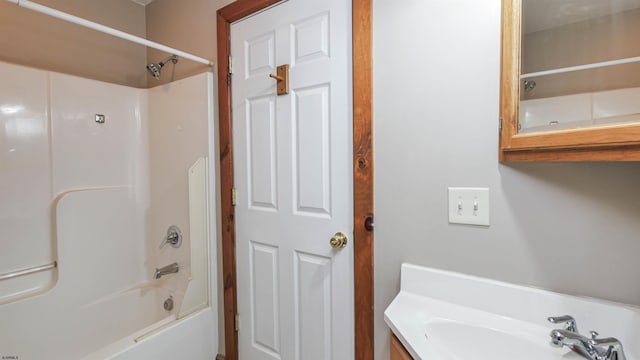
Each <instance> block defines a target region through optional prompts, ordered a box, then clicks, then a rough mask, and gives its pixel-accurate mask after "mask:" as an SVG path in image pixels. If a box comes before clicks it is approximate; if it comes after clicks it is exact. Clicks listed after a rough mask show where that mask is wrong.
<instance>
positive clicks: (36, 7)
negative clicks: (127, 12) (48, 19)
mask: <svg viewBox="0 0 640 360" xmlns="http://www.w3.org/2000/svg"><path fill="white" fill-rule="evenodd" d="M7 1H9V2H10V3H13V4H16V5H18V6H20V7H23V8H26V9H30V10H33V11H37V12H39V13H42V14H46V15H49V16H53V17H55V18H58V19H60V20H64V21H68V22H70V23H74V24H77V25H80V26H84V27H87V28H89V29H93V30H96V31H99V32H102V33H105V34H109V35H113V36H115V37H119V38H121V39H124V40H129V41H131V42H134V43H137V44H140V45H145V46H148V47H150V48H154V49H157V50H160V51H164V52H167V53H170V54H173V55H178V56H180V57H182V58H185V59H189V60H193V61H195V62H199V63H201V64H205V65H208V66H213V65H214V64H213V61H211V60H207V59H204V58H201V57H199V56H195V55H192V54H189V53H186V52H184V51H180V50H177V49H174V48H171V47H168V46H165V45H162V44H158V43H156V42H153V41H149V40H147V39H144V38H141V37H138V36H135V35H131V34H129V33H126V32H124V31H120V30H116V29H114V28H110V27H108V26H104V25H101V24H98V23H94V22H92V21H89V20H86V19H83V18H80V17H77V16H74V15H70V14H67V13H65V12H62V11H58V10H55V9H52V8H49V7H46V6H43V5H40V4H36V3H34V2H32V1H29V0H7Z"/></svg>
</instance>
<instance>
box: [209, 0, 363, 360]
mask: <svg viewBox="0 0 640 360" xmlns="http://www.w3.org/2000/svg"><path fill="white" fill-rule="evenodd" d="M281 1H282V0H237V1H235V2H233V3H231V4H229V5H227V6H225V7H223V8H221V9H220V10H218V13H217V18H216V21H217V25H216V26H217V56H218V69H217V70H218V71H217V73H218V112H219V116H218V121H219V124H218V127H219V129H218V131H219V137H220V140H219V142H220V191H221V196H220V201H221V209H220V217H221V225H222V226H221V228H222V231H221V232H222V278H223V280H222V281H223V286H224V295H223V298H224V305H223V306H224V335H225V336H224V338H225V356H224V357H222V356H221V355H218V358H224V359H226V360H238V334H237V332H236V330H235V314H236V313H237V311H238V303H237V283H236V256H235V241H236V239H235V236H236V233H235V209H234V207H233V205H232V190H233V183H234V181H233V180H234V173H233V143H232V138H233V137H232V135H233V133H232V114H231V76H230V75H229V56H230V54H231V36H230V35H231V23H233V22H236V21H238V20H241V19H243V18H245V17H247V16H249V15H252V14H254V13H257V12H259V11H262V10H264V9H266V8H268V7H270V6H273V5H275V4H277V3H279V2H281ZM372 1H373V0H352V36H353V44H352V49H353V166H354V167H353V206H354V213H353V215H354V217H353V220H354V227H353V229H354V239H353V242H354V295H355V299H354V301H355V303H354V311H355V319H354V324H355V334H354V336H355V359H356V360H373V351H374V347H373V333H374V328H373V281H374V280H373V276H374V274H373V138H372V133H373V131H372V130H373V129H372V126H373V122H372V114H373V107H372V98H373V82H372ZM356 64H357V66H356Z"/></svg>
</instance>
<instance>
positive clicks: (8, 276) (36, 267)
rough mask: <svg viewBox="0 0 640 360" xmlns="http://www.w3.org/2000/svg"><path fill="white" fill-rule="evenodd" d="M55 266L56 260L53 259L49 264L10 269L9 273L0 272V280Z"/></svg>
mask: <svg viewBox="0 0 640 360" xmlns="http://www.w3.org/2000/svg"><path fill="white" fill-rule="evenodd" d="M57 266H58V262H57V261H54V262H52V263H51V264H47V265H40V266H35V267H32V268H28V269H22V270H17V271H12V272H9V273H6V274H0V281H2V280H9V279H12V278H14V277H18V276H24V275H29V274H33V273H37V272H41V271H45V270H51V269H55V268H56V267H57Z"/></svg>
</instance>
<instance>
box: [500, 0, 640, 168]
mask: <svg viewBox="0 0 640 360" xmlns="http://www.w3.org/2000/svg"><path fill="white" fill-rule="evenodd" d="M639 39H640V0H502V54H501V59H502V61H501V94H500V160H501V161H587V160H588V161H592V160H634V161H637V160H640V40H639Z"/></svg>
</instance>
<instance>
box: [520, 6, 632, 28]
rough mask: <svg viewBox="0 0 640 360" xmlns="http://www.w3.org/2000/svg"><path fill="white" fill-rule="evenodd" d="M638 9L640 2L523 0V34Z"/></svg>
mask: <svg viewBox="0 0 640 360" xmlns="http://www.w3.org/2000/svg"><path fill="white" fill-rule="evenodd" d="M637 8H640V0H562V1H559V0H524V1H523V14H524V33H525V34H528V33H532V32H535V31H540V30H546V29H551V28H554V27H558V26H562V25H567V24H572V23H576V22H579V21H584V20H588V19H593V18H597V17H601V16H605V15H611V14H616V13H620V12H623V11H627V10H632V9H637Z"/></svg>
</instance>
